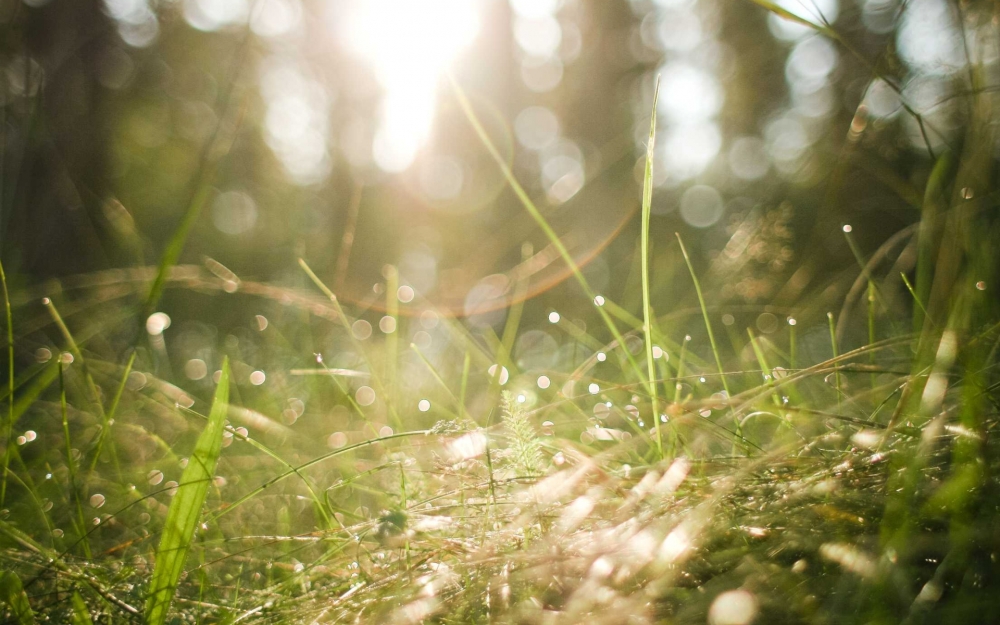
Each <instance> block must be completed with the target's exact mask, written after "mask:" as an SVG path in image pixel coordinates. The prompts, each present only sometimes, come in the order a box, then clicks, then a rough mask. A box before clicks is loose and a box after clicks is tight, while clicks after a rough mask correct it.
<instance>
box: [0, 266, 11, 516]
mask: <svg viewBox="0 0 1000 625" xmlns="http://www.w3.org/2000/svg"><path fill="white" fill-rule="evenodd" d="M0 287H3V303H4V311H5V313H6V315H7V428H6V429H7V449H6V450H5V451H4V454H3V478H2V480H3V481H2V483H0V506H2V505H4V502H5V501H6V500H7V468H8V467H9V466H10V455H11V453H12V450H13V447H12V442H13V440H14V434H13V433H14V315H13V313H12V312H11V309H10V294H9V293H7V274H6V273H4V270H3V265H2V264H0Z"/></svg>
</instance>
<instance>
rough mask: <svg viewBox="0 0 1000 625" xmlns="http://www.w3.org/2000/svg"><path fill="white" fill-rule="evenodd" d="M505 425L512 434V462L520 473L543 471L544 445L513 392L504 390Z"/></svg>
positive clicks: (503, 411)
mask: <svg viewBox="0 0 1000 625" xmlns="http://www.w3.org/2000/svg"><path fill="white" fill-rule="evenodd" d="M500 408H501V412H502V414H503V422H504V426H506V428H507V432H508V434H509V435H510V448H509V451H510V454H511V463H512V464H513V466H514V469H515V471H516V472H517V473H518V474H520V475H535V474H537V473H539V472H540V471H541V466H542V447H541V445H539V444H538V435H537V433H536V432H535V428H534V427H533V426H532V425H531V421H530V420H529V419H528V415H527V414H525V412H524V406H522V405H521V404H520V403H519V402H518V401H517V398H516V397H515V396H514V394H513V393H511V392H510V391H504V392H503V394H502V395H501V396H500Z"/></svg>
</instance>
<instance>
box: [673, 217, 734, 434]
mask: <svg viewBox="0 0 1000 625" xmlns="http://www.w3.org/2000/svg"><path fill="white" fill-rule="evenodd" d="M674 234H675V235H676V236H677V242H678V243H680V244H681V254H682V255H683V256H684V262H685V263H686V264H687V268H688V272H690V273H691V281H692V282H694V292H695V293H696V294H697V295H698V306H700V307H701V316H702V317H703V318H704V319H705V329H706V330H707V331H708V341H709V343H711V344H712V355H713V356H715V366H716V367H718V369H719V379H721V380H722V388H723V389H725V391H726V397H732V396H733V394H732V393H730V392H729V383H728V382H726V371H725V369H723V367H722V357H721V356H720V354H719V347H718V345H716V343H715V333H714V332H712V322H711V320H709V318H708V307H707V306H706V305H705V296H704V295H702V293H701V282H699V281H698V276H697V274H695V272H694V265H692V264H691V257H690V256H688V252H687V248H686V247H684V241H683V240H682V239H681V235H680V233H679V232H675V233H674ZM733 421H735V422H736V434H737V435H739V434H740V421H739V419H738V418H737V417H736V413H735V412H734V413H733Z"/></svg>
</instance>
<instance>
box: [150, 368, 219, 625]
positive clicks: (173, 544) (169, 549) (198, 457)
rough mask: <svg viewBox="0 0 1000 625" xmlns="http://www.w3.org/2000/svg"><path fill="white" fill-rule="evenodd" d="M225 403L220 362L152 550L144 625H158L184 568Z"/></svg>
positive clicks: (210, 474)
mask: <svg viewBox="0 0 1000 625" xmlns="http://www.w3.org/2000/svg"><path fill="white" fill-rule="evenodd" d="M228 402H229V359H228V358H227V359H226V360H224V361H223V363H222V376H221V377H220V378H219V385H218V387H216V389H215V399H214V400H213V401H212V410H211V412H210V413H209V415H208V425H206V426H205V429H204V430H202V432H201V435H200V436H198V442H197V443H196V444H195V448H194V453H192V454H191V458H190V460H189V461H188V466H187V468H186V469H184V474H183V476H182V477H181V484H180V486H178V487H177V494H176V495H174V500H173V502H172V503H171V504H170V510H169V511H168V512H167V522H166V524H165V526H164V529H163V536H162V537H161V538H160V546H159V547H158V548H157V550H156V565H155V567H154V569H153V579H152V582H151V583H150V590H149V596H148V597H147V599H146V614H145V623H146V624H147V625H162V624H163V623H164V622H165V621H166V619H167V611H168V610H169V609H170V603H171V601H173V598H174V593H175V591H176V590H177V581H178V580H179V579H180V576H181V572H182V571H183V569H184V560H185V559H186V558H187V553H188V549H189V548H190V546H191V541H192V540H193V539H194V532H195V528H196V526H197V525H198V519H199V518H200V517H201V509H202V506H204V504H205V496H206V495H207V494H208V486H209V484H210V483H211V481H212V477H213V476H214V475H215V465H216V463H217V462H218V461H219V454H220V453H221V451H222V433H223V430H224V429H225V423H226V411H227V404H228Z"/></svg>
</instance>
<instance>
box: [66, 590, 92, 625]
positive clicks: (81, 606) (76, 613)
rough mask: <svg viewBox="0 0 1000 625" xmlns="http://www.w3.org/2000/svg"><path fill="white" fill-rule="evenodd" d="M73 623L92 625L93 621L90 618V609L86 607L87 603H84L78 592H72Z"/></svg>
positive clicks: (76, 624)
mask: <svg viewBox="0 0 1000 625" xmlns="http://www.w3.org/2000/svg"><path fill="white" fill-rule="evenodd" d="M71 618H72V623H73V625H93V624H94V621H93V620H91V618H90V611H89V610H88V609H87V604H86V603H84V601H83V597H81V596H80V593H78V592H75V593H73V614H72V617H71Z"/></svg>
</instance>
